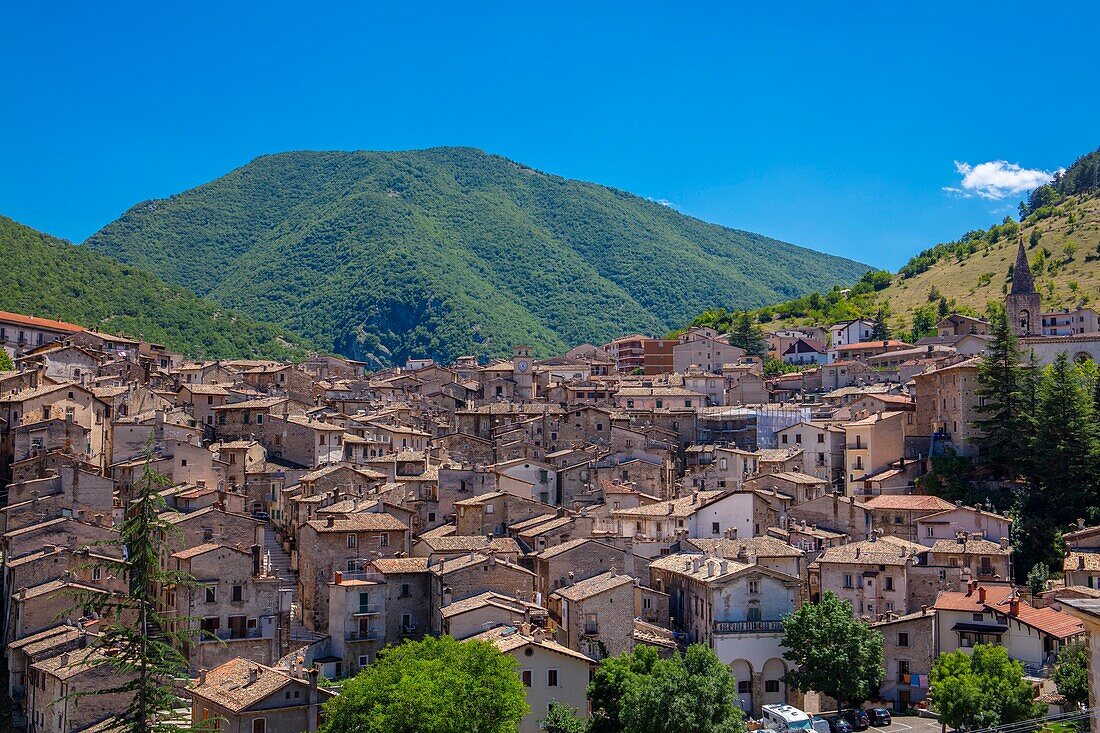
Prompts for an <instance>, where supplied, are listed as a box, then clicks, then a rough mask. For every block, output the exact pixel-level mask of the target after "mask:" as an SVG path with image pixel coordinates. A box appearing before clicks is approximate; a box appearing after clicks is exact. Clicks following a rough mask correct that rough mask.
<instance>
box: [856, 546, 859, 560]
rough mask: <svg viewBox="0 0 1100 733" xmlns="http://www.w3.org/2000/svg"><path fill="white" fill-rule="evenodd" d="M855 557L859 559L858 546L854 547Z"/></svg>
mask: <svg viewBox="0 0 1100 733" xmlns="http://www.w3.org/2000/svg"><path fill="white" fill-rule="evenodd" d="M856 559H857V560H858V559H859V547H856Z"/></svg>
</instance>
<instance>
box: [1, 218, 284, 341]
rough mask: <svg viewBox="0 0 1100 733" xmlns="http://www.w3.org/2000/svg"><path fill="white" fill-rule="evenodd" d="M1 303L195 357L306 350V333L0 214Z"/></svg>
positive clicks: (33, 313) (18, 310) (3, 308)
mask: <svg viewBox="0 0 1100 733" xmlns="http://www.w3.org/2000/svg"><path fill="white" fill-rule="evenodd" d="M0 260H2V261H3V263H4V266H3V267H2V268H0V310H6V311H13V312H17V313H26V314H29V315H36V316H41V317H44V318H56V319H60V320H63V321H69V322H71V323H76V324H78V325H81V326H86V327H89V328H98V329H100V330H102V331H106V332H109V333H115V334H120V335H125V336H131V337H140V338H144V339H146V340H149V341H153V342H156V343H161V344H164V345H165V346H167V347H169V348H170V349H172V350H174V351H181V352H183V353H185V354H188V355H191V356H198V357H247V356H267V357H272V358H288V357H296V356H301V355H304V354H305V353H306V346H305V341H304V340H303V339H301V338H299V337H296V336H290V335H288V334H287V333H286V332H285V331H284V330H283V329H281V328H277V327H275V326H271V325H268V324H263V323H258V322H257V321H255V320H254V319H252V318H249V317H246V316H242V315H240V314H238V313H234V312H233V311H230V310H228V309H226V308H225V307H223V306H219V305H216V304H214V303H210V302H207V301H205V300H202V299H200V298H198V297H197V296H196V295H195V294H194V293H192V292H190V291H188V290H186V289H184V288H181V287H177V286H175V285H169V284H167V283H165V282H163V281H162V280H160V279H159V278H157V277H155V276H154V275H150V274H148V273H146V272H141V271H139V270H137V269H136V268H134V267H131V266H129V265H123V264H120V263H118V262H115V261H114V260H112V259H111V258H109V257H106V256H104V255H102V254H99V253H97V252H93V251H91V250H89V249H87V248H86V247H77V246H74V245H72V244H69V243H68V242H65V241H62V240H60V239H56V238H54V237H51V236H49V235H48V234H43V233H41V232H38V231H35V230H34V229H31V228H30V227H26V226H23V225H22V224H19V223H17V222H15V221H12V220H11V219H9V218H7V217H4V216H0Z"/></svg>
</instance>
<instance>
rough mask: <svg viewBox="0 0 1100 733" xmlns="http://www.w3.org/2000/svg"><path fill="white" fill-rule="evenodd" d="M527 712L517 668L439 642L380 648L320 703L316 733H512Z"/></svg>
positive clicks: (477, 645) (467, 645) (482, 649)
mask: <svg viewBox="0 0 1100 733" xmlns="http://www.w3.org/2000/svg"><path fill="white" fill-rule="evenodd" d="M527 711H528V707H527V703H526V701H525V695H524V690H523V685H522V683H521V682H520V679H519V674H518V673H517V667H516V661H515V659H513V658H512V657H510V656H507V655H505V654H502V653H501V652H500V651H499V650H498V649H497V648H496V647H495V646H493V645H492V644H490V643H488V642H484V641H465V642H459V641H455V640H454V639H452V638H450V637H448V636H444V637H440V638H433V637H428V638H426V639H424V640H423V641H417V642H413V641H406V642H405V643H404V644H401V645H400V646H393V647H389V648H387V649H386V650H385V651H384V652H382V653H381V654H380V655H379V656H378V659H377V660H376V661H375V662H374V663H373V664H371V665H370V666H368V667H367V668H366V669H364V670H363V671H361V672H360V673H359V674H358V675H356V676H355V677H354V678H353V679H351V680H349V681H348V682H346V683H345V684H344V686H343V690H342V691H341V694H340V695H338V696H337V697H334V698H332V699H331V700H329V701H328V702H327V703H325V710H324V712H325V722H324V725H323V726H322V727H321V731H322V733H340V732H341V731H360V732H361V733H412V732H413V731H416V732H417V733H453V732H454V731H469V732H470V733H514V731H516V730H517V728H518V726H519V723H520V721H521V720H522V719H523V716H524V715H526V714H527Z"/></svg>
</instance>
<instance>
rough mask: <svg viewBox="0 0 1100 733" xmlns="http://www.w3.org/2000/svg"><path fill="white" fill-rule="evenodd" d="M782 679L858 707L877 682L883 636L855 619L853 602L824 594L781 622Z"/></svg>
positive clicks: (878, 681) (880, 676)
mask: <svg viewBox="0 0 1100 733" xmlns="http://www.w3.org/2000/svg"><path fill="white" fill-rule="evenodd" d="M782 645H783V646H784V647H785V651H784V652H783V658H784V659H786V660H787V661H789V662H793V665H792V669H791V671H789V672H787V674H786V676H785V678H784V679H785V680H786V681H787V683H788V684H790V685H792V686H794V687H795V688H797V689H799V690H802V691H804V692H805V691H807V690H815V691H817V692H822V693H824V694H826V695H828V696H829V697H832V698H835V699H836V700H837V701H839V702H841V703H847V704H852V705H854V704H858V703H861V702H863V701H864V700H866V699H867V698H868V697H870V696H871V693H872V692H873V691H874V689H875V688H876V687H877V686H878V685H880V684H881V683H882V678H883V657H882V634H881V633H879V632H878V631H876V630H875V629H872V628H871V627H870V626H869V625H868V624H866V623H864V622H863V621H861V620H860V619H857V618H855V616H854V614H853V610H852V604H851V603H850V602H848V601H844V600H841V599H840V598H837V597H836V595H834V594H833V593H831V592H829V591H826V592H825V594H824V595H823V596H822V598H821V601H820V602H818V603H806V604H803V605H802V606H801V607H799V609H798V610H797V611H795V612H794V613H792V614H789V615H788V616H787V617H786V618H784V619H783V641H782Z"/></svg>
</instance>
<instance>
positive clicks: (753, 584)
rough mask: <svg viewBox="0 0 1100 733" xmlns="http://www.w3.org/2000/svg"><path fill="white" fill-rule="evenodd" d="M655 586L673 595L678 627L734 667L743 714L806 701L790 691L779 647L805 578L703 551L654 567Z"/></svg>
mask: <svg viewBox="0 0 1100 733" xmlns="http://www.w3.org/2000/svg"><path fill="white" fill-rule="evenodd" d="M649 573H650V579H651V585H652V586H653V587H654V588H656V589H657V590H658V591H661V592H665V593H668V594H669V613H670V615H671V616H672V619H673V621H674V624H675V626H674V628H677V629H679V630H680V631H682V632H683V633H684V634H686V636H687V640H688V642H689V643H695V642H698V643H702V644H706V645H708V646H709V647H710V648H711V649H713V650H714V652H715V654H717V655H718V658H719V659H721V660H722V661H723V662H724V663H725V664H727V665H729V667H730V670H731V672H732V673H733V675H734V677H735V678H736V680H737V696H738V701H739V702H740V704H741V707H742V709H743V710H745V711H746V712H747V713H749V714H750V715H753V716H759V715H760V706H761V705H765V704H771V703H783V702H790V703H794V704H798V702H799V700H798V699H797V698H795V697H794V696H793V694H792V693H791V691H788V690H787V686H786V683H785V682H784V681H783V676H784V675H785V674H786V672H787V663H786V661H784V660H783V651H782V648H781V646H780V642H781V641H782V637H783V629H782V619H783V617H784V616H786V615H787V614H789V613H791V612H792V611H794V610H795V608H796V607H797V605H798V598H799V594H800V590H799V589H800V585H801V582H800V580H799V579H798V578H797V577H795V576H792V575H787V574H785V573H781V572H779V571H776V570H771V569H769V568H766V567H762V566H759V565H754V564H749V563H745V562H738V561H736V560H726V559H722V558H719V557H714V556H710V555H704V554H702V553H679V554H676V555H669V556H667V557H662V558H659V559H657V560H654V561H653V562H652V563H650V566H649Z"/></svg>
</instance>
